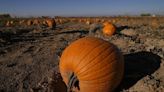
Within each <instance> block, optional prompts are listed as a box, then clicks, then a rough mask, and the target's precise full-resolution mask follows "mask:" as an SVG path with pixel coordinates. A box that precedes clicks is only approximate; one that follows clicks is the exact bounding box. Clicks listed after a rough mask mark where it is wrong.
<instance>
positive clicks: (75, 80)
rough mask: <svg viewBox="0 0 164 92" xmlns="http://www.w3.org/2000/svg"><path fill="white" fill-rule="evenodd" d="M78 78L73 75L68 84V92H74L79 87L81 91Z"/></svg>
mask: <svg viewBox="0 0 164 92" xmlns="http://www.w3.org/2000/svg"><path fill="white" fill-rule="evenodd" d="M78 82H79V80H78V78H77V76H76V75H75V74H74V73H71V75H70V77H69V82H68V87H67V92H72V88H73V87H77V88H78V90H79V85H78Z"/></svg>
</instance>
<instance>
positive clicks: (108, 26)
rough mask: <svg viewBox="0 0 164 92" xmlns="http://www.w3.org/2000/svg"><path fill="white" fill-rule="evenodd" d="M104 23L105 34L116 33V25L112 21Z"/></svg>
mask: <svg viewBox="0 0 164 92" xmlns="http://www.w3.org/2000/svg"><path fill="white" fill-rule="evenodd" d="M103 25H104V28H103V34H104V35H107V36H112V35H113V34H114V33H115V31H116V27H115V26H114V25H113V24H112V23H110V22H104V23H103Z"/></svg>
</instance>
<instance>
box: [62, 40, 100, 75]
mask: <svg viewBox="0 0 164 92" xmlns="http://www.w3.org/2000/svg"><path fill="white" fill-rule="evenodd" d="M84 39H86V38H83V39H81V40H84ZM94 41H95V42H96V39H93V42H94ZM77 43H79V42H78V41H76V43H74V44H77ZM101 43H102V42H101ZM74 44H73V47H74ZM95 47H97V46H95ZM95 47H94V48H95ZM69 48H72V46H69V47H68V49H69ZM75 48H76V47H75ZM94 48H93V49H94ZM68 49H66V51H67V52H69V50H68ZM82 51H84V50H82ZM82 51H81V53H82ZM91 51H92V49H91V50H90V51H88V52H91ZM84 52H85V51H84ZM68 55H69V54H67V56H65V57H66V58H70V57H69V56H68ZM85 56H86V55H84V56H83V58H84V57H85ZM62 57H63V56H62ZM83 58H82V59H83ZM73 61H74V57H71V59H70V60H69V63H68V62H67V65H65V66H66V67H67V68H68V66H70V65H71V64H73ZM73 70H74V69H71V71H72V72H73Z"/></svg>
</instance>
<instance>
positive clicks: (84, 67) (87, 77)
mask: <svg viewBox="0 0 164 92" xmlns="http://www.w3.org/2000/svg"><path fill="white" fill-rule="evenodd" d="M59 68H60V73H61V76H62V78H63V81H64V82H65V84H66V85H67V87H68V92H69V90H70V89H73V88H74V86H77V83H78V82H79V84H78V90H79V91H80V92H111V91H113V90H114V89H115V88H116V87H117V86H118V85H119V83H120V82H121V79H122V77H123V71H124V61H123V56H122V54H121V52H120V51H119V50H118V49H117V47H116V46H115V45H113V44H112V43H109V42H107V41H104V40H102V39H99V38H95V37H84V38H81V39H79V40H77V41H75V42H73V43H72V44H70V45H69V46H68V47H67V48H66V49H65V50H64V52H63V53H62V56H61V59H60V63H59Z"/></svg>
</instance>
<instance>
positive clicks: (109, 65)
mask: <svg viewBox="0 0 164 92" xmlns="http://www.w3.org/2000/svg"><path fill="white" fill-rule="evenodd" d="M113 63H116V62H114V60H113V62H111V63H109V64H108V66H107V67H105V68H104V67H103V68H101V69H100V70H99V71H96V72H94V73H93V75H96V73H97V72H101V71H103V70H104V69H106V68H109V67H111V66H112V65H111V64H113ZM111 72H112V71H109V72H108V73H111ZM105 75H107V74H105V73H103V74H102V75H100V76H98V77H94V78H93V79H90V80H94V79H97V78H100V77H103V76H105ZM90 76H91V75H86V76H83V79H85V78H86V77H90Z"/></svg>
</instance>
